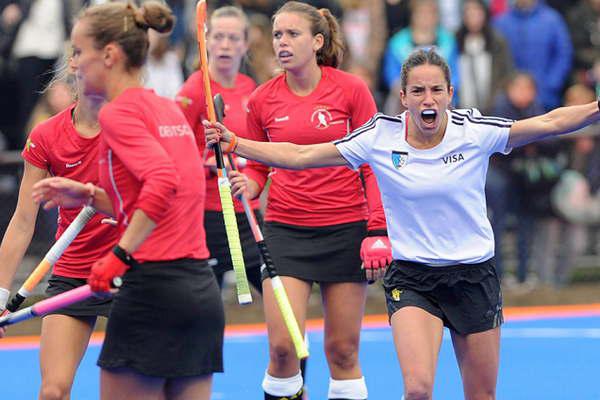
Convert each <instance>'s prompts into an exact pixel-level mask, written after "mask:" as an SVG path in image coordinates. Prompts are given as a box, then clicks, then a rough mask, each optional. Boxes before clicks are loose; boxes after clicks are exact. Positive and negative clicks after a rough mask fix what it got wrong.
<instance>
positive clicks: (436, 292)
mask: <svg viewBox="0 0 600 400" xmlns="http://www.w3.org/2000/svg"><path fill="white" fill-rule="evenodd" d="M383 287H384V289H385V297H386V303H387V309H388V315H389V317H390V318H391V317H392V314H394V313H395V312H396V311H398V310H399V309H400V308H402V307H406V306H414V307H419V308H422V309H423V310H425V311H427V312H429V313H430V314H432V315H435V316H436V317H438V318H440V319H441V320H442V321H443V322H444V326H447V327H448V328H449V329H451V330H453V331H455V332H457V333H459V334H461V335H466V334H469V333H476V332H483V331H487V330H489V329H493V328H496V327H498V326H500V325H501V324H502V322H503V321H504V318H503V315H502V293H501V291H500V281H499V280H498V275H496V268H495V266H494V261H493V259H490V260H488V261H484V262H482V263H479V264H459V265H451V266H447V267H431V266H427V265H424V264H419V263H414V262H408V261H402V260H394V262H393V263H392V265H391V266H390V267H389V268H388V270H387V272H386V274H385V277H384V279H383Z"/></svg>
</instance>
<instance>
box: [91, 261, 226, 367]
mask: <svg viewBox="0 0 600 400" xmlns="http://www.w3.org/2000/svg"><path fill="white" fill-rule="evenodd" d="M224 328H225V318H224V313H223V303H222V301H221V294H220V292H219V288H218V286H217V283H216V281H215V276H214V274H213V271H212V269H211V268H210V267H209V266H208V264H207V262H206V261H200V260H190V259H182V260H175V261H169V262H148V263H143V264H139V265H136V266H134V267H132V268H131V269H129V270H128V271H127V272H126V273H125V275H124V277H123V286H121V289H120V290H119V293H118V294H117V295H116V296H115V297H114V299H113V308H112V310H111V314H110V318H109V319H108V325H107V327H106V338H105V339H104V344H103V346H102V351H101V353H100V358H99V360H98V366H100V367H101V368H105V369H111V368H120V367H126V368H130V369H132V370H134V371H136V372H138V373H140V374H143V375H147V376H153V377H161V378H179V377H191V376H199V375H206V374H211V373H213V372H222V371H223V331H224Z"/></svg>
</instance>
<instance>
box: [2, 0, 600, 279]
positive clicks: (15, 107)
mask: <svg viewBox="0 0 600 400" xmlns="http://www.w3.org/2000/svg"><path fill="white" fill-rule="evenodd" d="M100 2H102V0H95V1H94V0H87V1H85V0H0V52H1V53H2V59H1V62H0V85H1V88H0V90H1V93H2V96H1V97H0V99H1V100H0V103H1V104H0V114H1V117H0V150H19V149H21V148H22V147H23V145H24V143H25V140H26V137H27V134H28V132H29V130H30V129H31V128H32V127H33V126H34V125H36V124H37V123H39V122H41V121H43V120H44V119H46V118H48V117H49V116H51V115H53V114H54V113H56V112H58V111H60V110H62V109H64V108H65V107H66V106H67V105H68V104H69V103H70V102H71V101H72V98H71V90H70V89H69V86H68V83H66V82H63V81H58V82H56V83H55V84H53V85H51V86H50V87H47V85H48V83H49V82H50V81H51V80H52V78H53V76H54V73H55V72H54V71H58V70H59V69H60V67H59V66H60V65H61V64H63V63H64V59H65V55H68V52H69V45H68V35H69V34H68V33H69V31H70V28H71V22H72V16H73V15H76V14H77V12H78V11H79V10H80V9H81V8H82V7H84V6H86V5H89V4H90V3H92V4H94V3H100ZM284 2H285V1H282V0H238V1H226V0H213V1H209V6H210V7H211V8H217V7H220V6H224V5H237V6H240V7H242V8H243V9H244V10H245V11H246V12H247V13H248V16H249V21H250V24H251V28H250V35H249V48H250V51H249V56H248V57H247V59H246V60H245V65H244V68H243V72H245V73H247V74H248V75H250V76H252V77H253V78H254V79H255V80H256V81H257V82H258V83H262V82H264V81H266V80H268V79H270V78H271V77H273V76H274V75H275V74H277V73H278V65H277V61H276V59H275V56H274V54H273V50H272V47H271V15H273V13H274V11H275V10H276V9H277V8H278V7H279V6H281V4H283V3H284ZM306 2H307V3H310V4H312V5H314V6H316V7H319V8H321V7H326V8H329V9H330V10H331V11H332V13H333V14H334V15H336V16H337V17H338V19H339V21H340V22H341V28H342V30H343V34H344V38H345V41H346V50H347V51H346V54H345V59H344V63H343V69H345V70H347V71H350V72H352V73H354V74H356V75H359V76H361V77H362V78H363V79H364V80H365V81H366V82H367V84H368V85H369V87H370V88H371V90H372V92H373V95H374V97H375V99H376V101H377V103H378V107H379V110H380V111H382V112H384V113H386V114H392V115H393V114H398V113H400V112H402V111H403V110H402V108H401V104H400V101H399V86H398V82H399V78H400V71H401V66H402V63H403V61H404V60H405V59H406V58H407V57H408V55H409V54H410V53H411V52H412V51H413V50H414V49H415V48H419V47H435V48H437V49H438V51H439V52H440V53H441V54H442V55H443V56H444V57H445V58H446V59H447V60H448V62H449V64H450V67H451V70H452V81H453V85H454V87H455V90H456V92H455V93H456V95H455V99H454V106H455V107H457V108H471V107H476V108H478V109H480V110H481V112H482V113H483V114H484V115H485V114H489V115H495V116H498V117H505V118H512V119H522V118H527V117H531V116H535V115H539V114H542V113H544V112H545V111H548V110H551V109H553V108H555V107H558V106H561V105H573V104H579V103H586V102H590V101H593V100H594V99H595V98H596V97H597V96H598V95H599V94H600V0H439V1H437V0H311V1H306ZM138 3H139V1H138ZM167 3H168V4H169V5H170V6H171V8H172V9H173V10H174V12H175V14H176V15H177V17H178V22H177V26H176V28H175V30H174V32H173V33H172V34H171V35H170V36H162V35H159V34H156V33H155V32H151V33H150V41H151V48H150V57H149V61H148V65H147V69H146V77H145V84H146V85H147V86H148V87H152V88H153V89H155V90H156V92H157V93H158V94H160V95H163V96H167V97H171V98H172V97H174V96H175V94H176V93H177V92H178V90H179V88H180V86H181V85H182V83H183V81H184V80H185V78H186V77H187V76H189V75H190V73H191V72H193V71H194V70H195V69H196V67H197V44H196V36H195V21H194V8H195V3H196V1H195V0H168V1H167ZM599 134H600V127H599V126H592V127H591V128H589V129H588V130H587V131H586V132H583V133H581V134H578V135H577V136H576V137H574V136H573V137H572V136H567V137H566V138H563V139H558V140H552V141H547V142H543V143H538V144H534V145H528V146H525V147H523V148H520V149H517V150H515V151H513V152H512V155H511V156H509V157H501V156H497V157H496V156H495V158H493V159H492V162H491V165H490V169H489V175H488V182H487V187H486V191H487V193H488V207H489V211H490V219H491V221H492V225H493V228H494V231H495V235H496V245H497V251H496V254H497V264H498V271H499V272H500V274H502V275H504V278H503V280H504V283H505V285H507V286H513V287H521V288H523V287H533V286H535V285H538V284H543V285H552V286H557V287H560V286H562V285H565V284H566V283H568V281H569V278H570V272H571V270H572V268H573V264H574V262H575V260H576V259H577V257H578V256H579V255H581V254H584V253H585V254H594V255H596V254H598V247H599V244H600V240H599V239H600V237H599V236H598V228H597V227H598V222H599V221H581V220H577V221H574V220H573V219H572V218H567V217H565V215H563V214H561V213H559V212H557V207H556V205H555V204H554V203H553V201H551V200H552V196H551V193H552V192H553V190H554V188H555V187H556V185H557V184H558V183H559V182H560V180H561V177H562V176H563V175H564V173H565V171H573V170H574V171H577V172H578V173H579V175H578V176H580V177H581V179H583V180H584V181H585V185H586V186H585V187H586V188H587V190H588V193H587V194H588V195H590V196H591V195H593V194H594V193H596V192H597V191H598V189H599V188H600V142H599V140H600V139H599V138H600V136H599ZM14 190H15V191H16V190H17V188H16V187H15V188H14ZM2 212H3V213H11V212H12V210H8V209H4V210H3V211H2ZM507 241H510V242H511V243H512V246H508V245H507ZM507 247H511V248H513V249H514V251H513V254H512V257H510V258H511V260H514V262H512V263H511V264H510V266H509V265H508V262H506V261H505V260H507V259H508V258H509V257H506V253H507V250H506V249H507ZM599 259H600V258H599Z"/></svg>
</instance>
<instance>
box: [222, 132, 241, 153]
mask: <svg viewBox="0 0 600 400" xmlns="http://www.w3.org/2000/svg"><path fill="white" fill-rule="evenodd" d="M237 145H238V140H237V136H236V135H235V133H233V132H231V141H230V142H229V145H228V146H227V148H225V150H223V153H225V154H229V153H234V152H235V149H237Z"/></svg>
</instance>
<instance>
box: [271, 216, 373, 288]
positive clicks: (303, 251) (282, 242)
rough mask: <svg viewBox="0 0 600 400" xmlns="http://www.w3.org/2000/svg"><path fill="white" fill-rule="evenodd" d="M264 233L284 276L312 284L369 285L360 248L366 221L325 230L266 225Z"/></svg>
mask: <svg viewBox="0 0 600 400" xmlns="http://www.w3.org/2000/svg"><path fill="white" fill-rule="evenodd" d="M264 233H265V242H266V244H267V247H268V249H269V252H270V253H271V255H272V258H273V262H274V264H275V269H276V270H277V273H278V274H279V275H281V276H292V277H295V278H298V279H302V280H305V281H311V282H364V281H366V276H365V271H364V270H363V269H362V268H361V264H362V261H361V259H360V245H361V243H362V241H363V239H364V238H365V237H366V235H367V224H366V221H359V222H351V223H347V224H339V225H331V226H323V227H305V226H296V225H287V224H281V223H278V222H266V223H265V229H264ZM264 278H266V271H263V279H264Z"/></svg>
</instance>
